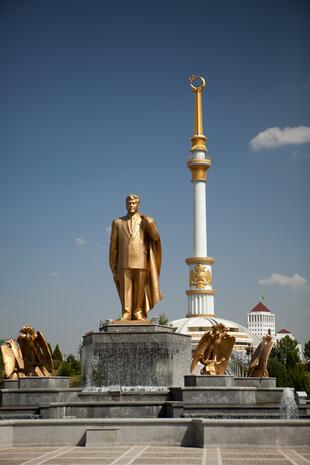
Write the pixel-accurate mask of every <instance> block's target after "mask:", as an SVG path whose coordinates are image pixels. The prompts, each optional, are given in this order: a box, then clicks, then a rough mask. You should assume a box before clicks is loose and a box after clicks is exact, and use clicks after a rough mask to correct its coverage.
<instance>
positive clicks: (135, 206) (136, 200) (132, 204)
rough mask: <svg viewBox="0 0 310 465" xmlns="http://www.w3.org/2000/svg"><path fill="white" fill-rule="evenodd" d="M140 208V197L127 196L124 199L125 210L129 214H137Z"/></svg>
mask: <svg viewBox="0 0 310 465" xmlns="http://www.w3.org/2000/svg"><path fill="white" fill-rule="evenodd" d="M139 206H140V197H139V196H138V195H137V194H129V195H127V197H126V208H127V211H128V213H129V214H134V213H137V211H138V210H139Z"/></svg>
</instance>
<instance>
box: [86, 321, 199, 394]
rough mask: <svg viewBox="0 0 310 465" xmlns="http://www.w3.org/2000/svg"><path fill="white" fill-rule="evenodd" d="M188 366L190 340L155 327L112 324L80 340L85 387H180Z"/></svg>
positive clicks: (163, 327)
mask: <svg viewBox="0 0 310 465" xmlns="http://www.w3.org/2000/svg"><path fill="white" fill-rule="evenodd" d="M190 363H191V338H190V336H187V335H184V334H179V333H178V334H177V333H174V332H173V330H172V328H169V327H167V326H161V325H156V324H129V323H127V324H115V323H114V324H111V323H108V324H107V325H106V326H104V327H103V331H102V332H100V333H90V334H87V335H85V336H84V337H83V350H82V370H83V377H84V381H85V385H86V387H88V388H91V387H101V388H110V387H111V386H121V388H125V389H126V388H127V389H130V388H137V387H139V388H141V389H143V388H144V389H152V388H155V389H156V388H157V389H158V388H160V387H168V386H182V385H183V383H184V375H186V374H188V373H189V370H190Z"/></svg>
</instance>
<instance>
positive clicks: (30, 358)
mask: <svg viewBox="0 0 310 465" xmlns="http://www.w3.org/2000/svg"><path fill="white" fill-rule="evenodd" d="M0 347H1V352H2V357H3V362H4V371H5V375H6V378H8V379H18V378H24V377H27V376H51V375H52V374H53V372H54V367H53V359H52V354H51V351H50V348H49V346H48V343H47V342H46V340H45V338H44V336H43V334H42V333H41V332H40V331H35V330H34V329H33V327H32V326H23V327H22V329H21V330H20V331H19V335H18V338H17V340H16V341H15V340H14V339H8V340H7V341H5V342H4V344H1V346H0Z"/></svg>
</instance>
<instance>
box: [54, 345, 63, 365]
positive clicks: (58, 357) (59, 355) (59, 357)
mask: <svg viewBox="0 0 310 465" xmlns="http://www.w3.org/2000/svg"><path fill="white" fill-rule="evenodd" d="M52 358H53V360H58V361H59V362H62V361H63V356H62V353H61V350H60V348H59V345H58V344H56V347H55V349H54V352H53V354H52Z"/></svg>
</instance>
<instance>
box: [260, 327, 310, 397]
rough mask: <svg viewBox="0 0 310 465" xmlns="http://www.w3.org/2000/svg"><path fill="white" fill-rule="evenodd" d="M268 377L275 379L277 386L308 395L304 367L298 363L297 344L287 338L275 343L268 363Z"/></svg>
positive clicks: (307, 383)
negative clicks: (305, 392)
mask: <svg viewBox="0 0 310 465" xmlns="http://www.w3.org/2000/svg"><path fill="white" fill-rule="evenodd" d="M268 369H269V375H270V376H271V377H274V378H276V379H277V386H281V387H293V388H295V389H296V390H297V391H307V392H308V393H309V382H308V377H307V372H306V369H305V366H304V365H303V364H302V363H301V361H300V356H299V350H298V342H297V341H295V340H294V339H292V338H290V337H289V336H285V337H284V338H283V339H281V340H280V341H278V342H277V344H276V346H275V347H274V348H273V349H272V351H271V354H270V357H269V362H268Z"/></svg>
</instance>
